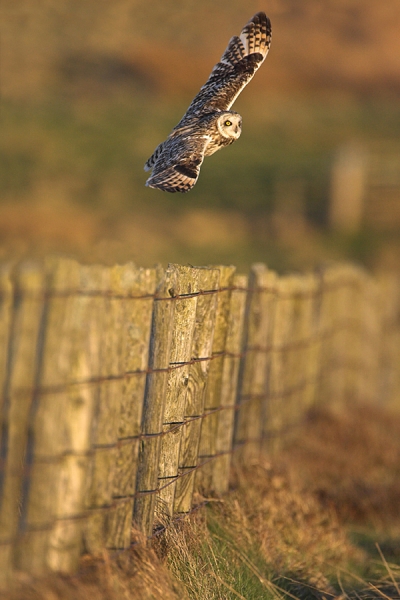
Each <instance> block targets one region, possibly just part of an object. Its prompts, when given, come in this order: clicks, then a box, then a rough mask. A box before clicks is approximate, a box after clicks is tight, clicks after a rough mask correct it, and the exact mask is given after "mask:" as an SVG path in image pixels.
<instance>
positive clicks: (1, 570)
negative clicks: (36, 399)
mask: <svg viewBox="0 0 400 600" xmlns="http://www.w3.org/2000/svg"><path fill="white" fill-rule="evenodd" d="M11 277H12V265H11V263H8V264H4V265H1V266H0V390H1V396H0V590H1V589H2V588H3V587H6V585H7V582H8V579H9V577H10V575H11V572H10V571H11V560H12V556H11V553H12V541H11V539H10V536H12V532H10V531H7V523H5V522H4V517H3V516H2V510H3V500H4V495H3V491H4V479H5V473H6V463H5V459H6V450H7V443H8V440H7V437H8V422H7V418H8V416H7V412H8V409H9V406H8V401H9V398H7V397H6V395H7V382H8V371H9V363H10V361H11V358H12V357H11V355H10V350H11V342H12V337H11V333H12V319H13V284H12V279H11Z"/></svg>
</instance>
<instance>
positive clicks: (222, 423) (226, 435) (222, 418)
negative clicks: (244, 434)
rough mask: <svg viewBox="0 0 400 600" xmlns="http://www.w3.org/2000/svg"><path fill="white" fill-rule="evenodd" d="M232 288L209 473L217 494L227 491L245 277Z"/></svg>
mask: <svg viewBox="0 0 400 600" xmlns="http://www.w3.org/2000/svg"><path fill="white" fill-rule="evenodd" d="M233 286H234V288H236V289H234V290H233V291H232V295H231V304H230V313H229V324H228V333H227V338H226V346H225V352H226V356H225V359H224V366H223V371H222V385H221V405H220V408H221V411H220V412H219V414H218V427H217V434H216V454H217V455H219V456H217V458H216V459H215V461H214V467H213V470H212V484H211V485H212V490H213V492H215V493H216V494H223V493H225V492H226V491H227V490H228V487H229V475H230V469H231V461H232V449H233V447H232V446H233V434H234V424H235V416H236V415H235V411H236V408H237V405H236V402H237V395H238V380H239V367H240V361H241V358H242V356H241V352H242V348H243V328H244V317H245V309H246V300H247V286H248V277H247V276H246V275H235V277H234V279H233Z"/></svg>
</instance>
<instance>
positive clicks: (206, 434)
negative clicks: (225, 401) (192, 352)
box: [195, 266, 236, 494]
mask: <svg viewBox="0 0 400 600" xmlns="http://www.w3.org/2000/svg"><path fill="white" fill-rule="evenodd" d="M217 268H218V269H219V271H220V279H219V285H220V292H219V293H218V300H217V313H216V318H215V328H214V339H213V346H212V358H213V360H212V361H211V364H210V368H209V371H208V380H207V385H206V392H205V400H204V410H205V411H210V414H209V415H207V417H205V418H204V419H203V423H202V427H201V435H200V445H199V463H201V462H204V463H205V464H204V466H202V467H201V468H199V469H198V471H197V472H196V479H195V489H196V491H201V492H202V493H205V494H209V493H211V492H213V489H212V484H213V475H212V473H213V469H214V464H215V459H213V457H214V456H215V455H216V453H217V449H216V436H217V430H218V413H217V412H215V409H217V408H218V407H219V406H220V404H221V386H222V373H223V368H224V359H225V355H224V353H225V349H226V339H227V334H228V325H229V311H230V301H231V294H232V289H231V288H232V285H233V278H234V275H235V270H236V269H235V267H233V266H229V267H224V266H218V267H217ZM225 288H226V289H225Z"/></svg>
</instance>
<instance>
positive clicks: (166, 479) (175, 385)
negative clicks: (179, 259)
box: [157, 265, 199, 519]
mask: <svg viewBox="0 0 400 600" xmlns="http://www.w3.org/2000/svg"><path fill="white" fill-rule="evenodd" d="M175 267H176V269H177V272H178V274H179V293H180V295H181V297H180V298H178V299H177V301H176V308H175V315H174V321H173V326H172V345H171V356H170V367H171V371H170V372H169V373H168V381H167V395H166V401H165V412H164V425H163V433H164V435H163V437H162V439H161V452H160V465H159V475H158V477H159V487H160V492H159V496H158V502H157V513H158V515H159V516H160V517H161V519H162V518H163V517H165V516H166V517H167V518H170V517H172V515H173V509H174V499H175V487H176V478H177V475H178V469H179V452H180V446H181V439H182V432H183V425H184V416H185V409H186V396H187V389H188V384H189V369H190V364H189V362H190V360H191V358H192V342H193V333H194V329H195V324H196V307H197V298H198V296H192V294H197V293H198V291H199V288H198V277H199V271H198V269H194V268H192V267H184V266H179V265H175ZM185 295H187V297H185Z"/></svg>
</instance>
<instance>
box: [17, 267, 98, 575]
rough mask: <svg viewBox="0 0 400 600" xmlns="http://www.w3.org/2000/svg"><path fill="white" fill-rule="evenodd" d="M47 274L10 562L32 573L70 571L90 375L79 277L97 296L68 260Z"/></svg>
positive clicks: (82, 481) (89, 318)
mask: <svg viewBox="0 0 400 600" xmlns="http://www.w3.org/2000/svg"><path fill="white" fill-rule="evenodd" d="M47 270H48V272H49V274H50V281H49V292H48V293H49V298H48V302H47V309H46V331H45V335H44V336H43V338H44V339H43V352H42V361H41V369H40V373H39V377H38V392H37V396H36V399H35V402H36V406H35V407H34V410H33V411H31V415H30V420H31V423H30V425H31V428H32V445H31V450H30V456H31V458H30V461H29V462H28V463H27V474H28V482H27V486H26V488H25V496H24V498H23V512H22V516H21V520H22V521H23V522H24V523H25V528H26V533H25V534H24V536H23V537H22V538H21V541H20V543H19V545H18V557H17V564H18V567H19V568H21V569H23V570H26V571H28V572H33V573H38V574H39V573H44V572H46V571H48V570H49V569H51V570H59V571H64V572H68V571H72V570H74V568H75V567H76V565H77V562H78V559H79V556H80V552H81V549H82V533H83V528H84V526H85V524H86V519H85V516H84V515H85V513H84V508H85V492H86V483H87V477H88V460H89V451H90V442H91V427H92V417H93V410H94V404H95V393H94V391H95V390H94V389H93V386H91V385H90V384H89V383H88V379H90V378H91V376H92V375H93V374H96V373H98V370H97V369H98V356H97V354H98V352H97V347H98V344H97V343H96V342H97V340H98V335H99V334H98V323H97V319H96V318H95V317H96V315H95V311H94V308H95V303H96V301H97V298H92V297H91V296H89V297H88V296H85V295H84V294H82V295H81V294H80V291H82V292H83V291H87V290H85V289H84V287H85V286H82V282H81V278H82V275H83V274H84V278H85V279H88V280H89V285H88V287H89V291H90V292H92V291H95V292H97V291H98V285H97V284H98V278H96V277H95V278H94V280H95V282H93V277H90V275H86V273H85V271H86V272H87V269H86V270H85V268H82V267H80V265H78V264H77V263H76V262H75V261H69V260H60V261H55V262H52V261H51V262H50V264H48V265H47ZM93 283H94V285H93ZM86 285H87V283H86ZM93 288H94V289H93ZM93 350H95V351H93ZM28 457H29V455H28Z"/></svg>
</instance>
